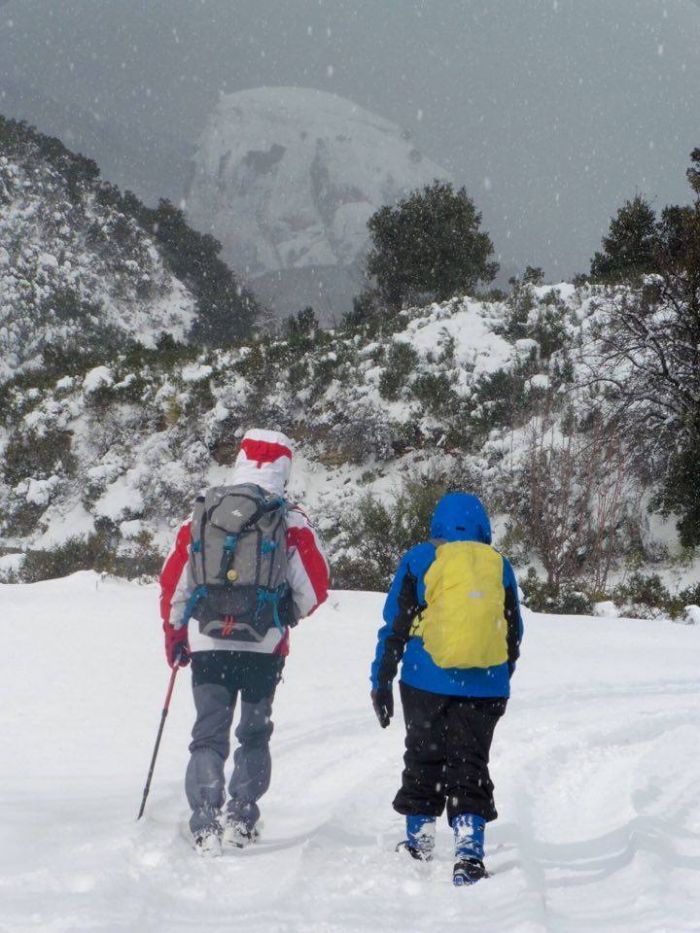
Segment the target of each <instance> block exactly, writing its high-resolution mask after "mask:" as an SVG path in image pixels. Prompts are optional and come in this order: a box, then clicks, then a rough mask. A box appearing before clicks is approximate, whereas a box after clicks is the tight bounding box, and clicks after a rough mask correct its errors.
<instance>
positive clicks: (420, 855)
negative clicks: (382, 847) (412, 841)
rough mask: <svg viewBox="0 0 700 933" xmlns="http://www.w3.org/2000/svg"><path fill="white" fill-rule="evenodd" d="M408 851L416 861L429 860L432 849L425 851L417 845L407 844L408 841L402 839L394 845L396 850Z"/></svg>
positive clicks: (430, 859) (431, 856) (431, 855)
mask: <svg viewBox="0 0 700 933" xmlns="http://www.w3.org/2000/svg"><path fill="white" fill-rule="evenodd" d="M404 850H405V851H406V852H408V854H409V855H410V856H411V858H414V859H415V860H416V861H417V862H430V861H432V858H433V853H432V851H428V852H426V851H425V850H423V849H419V848H418V847H417V846H412V845H409V843H408V842H407V841H406V840H405V839H404V840H402V841H401V842H399V844H398V845H397V846H396V849H395V850H394V851H396V852H403V851H404Z"/></svg>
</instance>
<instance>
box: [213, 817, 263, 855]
mask: <svg viewBox="0 0 700 933" xmlns="http://www.w3.org/2000/svg"><path fill="white" fill-rule="evenodd" d="M259 837H260V833H259V832H258V831H257V829H256V828H255V827H254V826H248V824H247V823H244V822H243V821H242V820H236V819H233V818H232V817H227V819H226V822H225V823H224V831H223V833H222V836H221V843H222V845H223V846H224V848H226V849H245V847H246V846H249V845H251V844H252V843H253V842H257V841H258V839H259Z"/></svg>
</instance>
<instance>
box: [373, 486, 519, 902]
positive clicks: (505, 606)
mask: <svg viewBox="0 0 700 933" xmlns="http://www.w3.org/2000/svg"><path fill="white" fill-rule="evenodd" d="M430 533H431V539H430V541H427V542H424V543H422V544H418V545H416V546H415V547H413V548H411V550H409V551H408V552H407V553H406V554H405V555H404V557H403V559H402V560H401V563H400V564H399V567H398V570H397V571H396V575H395V577H394V581H393V583H392V585H391V589H390V590H389V594H388V596H387V599H386V603H385V605H384V623H385V624H384V625H383V626H382V627H381V628H380V629H379V633H378V640H377V650H376V655H375V659H374V663H373V664H372V672H371V681H372V694H371V695H372V703H373V706H374V710H375V712H376V714H377V718H378V720H379V723H380V725H381V726H382V728H386V727H387V726H388V725H389V722H390V720H391V718H392V716H393V713H394V700H393V693H392V683H393V680H394V678H395V676H396V673H397V671H398V667H399V664H400V663H401V662H403V663H402V667H401V678H400V684H399V688H400V694H401V704H402V707H403V713H404V720H405V724H406V752H405V755H404V764H405V767H404V771H403V774H402V782H401V788H400V789H399V791H398V793H397V794H396V797H395V799H394V809H395V810H397V812H399V813H401V814H403V815H405V816H406V840H405V841H404V842H403V843H401V844H400V846H399V847H403V848H405V849H406V850H407V851H408V852H409V854H410V855H411V856H413V858H416V859H419V860H424V861H427V860H429V859H430V858H431V857H432V853H433V848H434V845H435V823H436V819H437V817H439V816H440V815H441V814H442V812H443V810H444V809H445V806H446V807H447V818H448V821H449V823H450V826H451V827H452V828H453V831H454V836H455V867H454V874H453V880H454V883H455V884H457V885H461V884H472V883H474V882H475V881H478V880H479V879H480V878H483V877H484V876H485V875H486V870H485V868H484V862H483V858H484V828H485V824H486V823H487V822H489V821H491V820H494V819H496V816H497V813H496V808H495V805H494V800H493V783H492V781H491V778H490V776H489V769H488V762H489V751H490V747H491V741H492V739H493V733H494V729H495V727H496V723H497V722H498V720H499V718H500V717H501V716H502V715H503V713H504V712H505V708H506V703H507V700H508V697H509V695H510V679H511V677H512V675H513V672H514V670H515V664H516V661H517V659H518V655H519V652H520V642H521V639H522V635H523V623H522V617H521V614H520V606H519V602H518V586H517V582H516V579H515V574H514V573H513V568H512V567H511V565H510V564H509V562H508V561H507V560H506V558H505V557H502V556H501V555H500V554H499V553H498V552H497V551H496V550H495V549H494V548H493V547H491V524H490V522H489V518H488V515H487V514H486V511H485V509H484V507H483V505H482V503H481V501H480V500H479V499H478V498H477V497H476V496H474V495H471V494H468V493H460V492H455V493H449V494H447V495H446V496H444V497H443V498H442V499H441V500H440V502H439V503H438V505H437V507H436V509H435V512H434V514H433V518H432V523H431V528H430Z"/></svg>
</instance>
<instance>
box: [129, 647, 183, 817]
mask: <svg viewBox="0 0 700 933" xmlns="http://www.w3.org/2000/svg"><path fill="white" fill-rule="evenodd" d="M179 670H180V656H179V655H178V656H177V657H176V658H175V666H174V667H173V672H172V674H171V675H170V682H169V684H168V692H167V693H166V694H165V704H164V706H163V712H162V713H161V717H160V726H159V727H158V735H157V736H156V744H155V747H154V748H153V757H152V758H151V767H150V768H149V769H148V777H147V778H146V786H145V787H144V789H143V800H142V801H141V809H140V810H139V815H138V816H137V817H136V821H137V822H138V821H139V820H140V819H141V817H142V816H143V811H144V810H145V809H146V800H147V798H148V792H149V791H150V789H151V778H152V777H153V771H154V769H155V766H156V758H157V757H158V749H159V748H160V740H161V736H162V735H163V726H164V725H165V718H166V716H167V715H168V710H169V709H170V698H171V697H172V695H173V688H174V686H175V678H176V677H177V672H178V671H179Z"/></svg>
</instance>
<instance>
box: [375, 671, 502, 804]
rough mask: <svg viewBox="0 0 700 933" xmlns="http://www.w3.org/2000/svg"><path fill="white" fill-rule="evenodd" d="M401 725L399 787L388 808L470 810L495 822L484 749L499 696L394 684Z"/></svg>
mask: <svg viewBox="0 0 700 933" xmlns="http://www.w3.org/2000/svg"><path fill="white" fill-rule="evenodd" d="M399 688H400V690H401V704H402V706H403V715H404V720H405V723H406V753H405V754H404V764H405V767H404V771H403V774H402V776H401V789H400V790H399V792H398V793H397V795H396V797H395V798H394V809H395V810H396V811H397V812H398V813H403V814H405V815H411V814H425V815H426V816H440V815H441V813H442V812H443V810H444V809H445V803H447V818H448V820H450V821H451V820H452V818H453V817H455V816H457V815H458V814H460V813H474V814H476V815H477V816H481V817H483V819H485V820H486V821H487V822H489V821H490V820H495V819H496V816H497V815H498V814H497V813H496V807H495V805H494V801H493V783H492V781H491V777H490V775H489V752H490V749H491V741H492V739H493V732H494V729H495V728H496V723H497V722H498V720H499V719H500V717H501V716H502V715H503V713H504V712H505V709H506V703H507V700H506V699H505V698H504V697H456V696H445V695H444V694H441V693H428V692H427V691H425V690H417V689H416V688H415V687H409V686H408V685H407V684H404V683H401V684H399Z"/></svg>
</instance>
